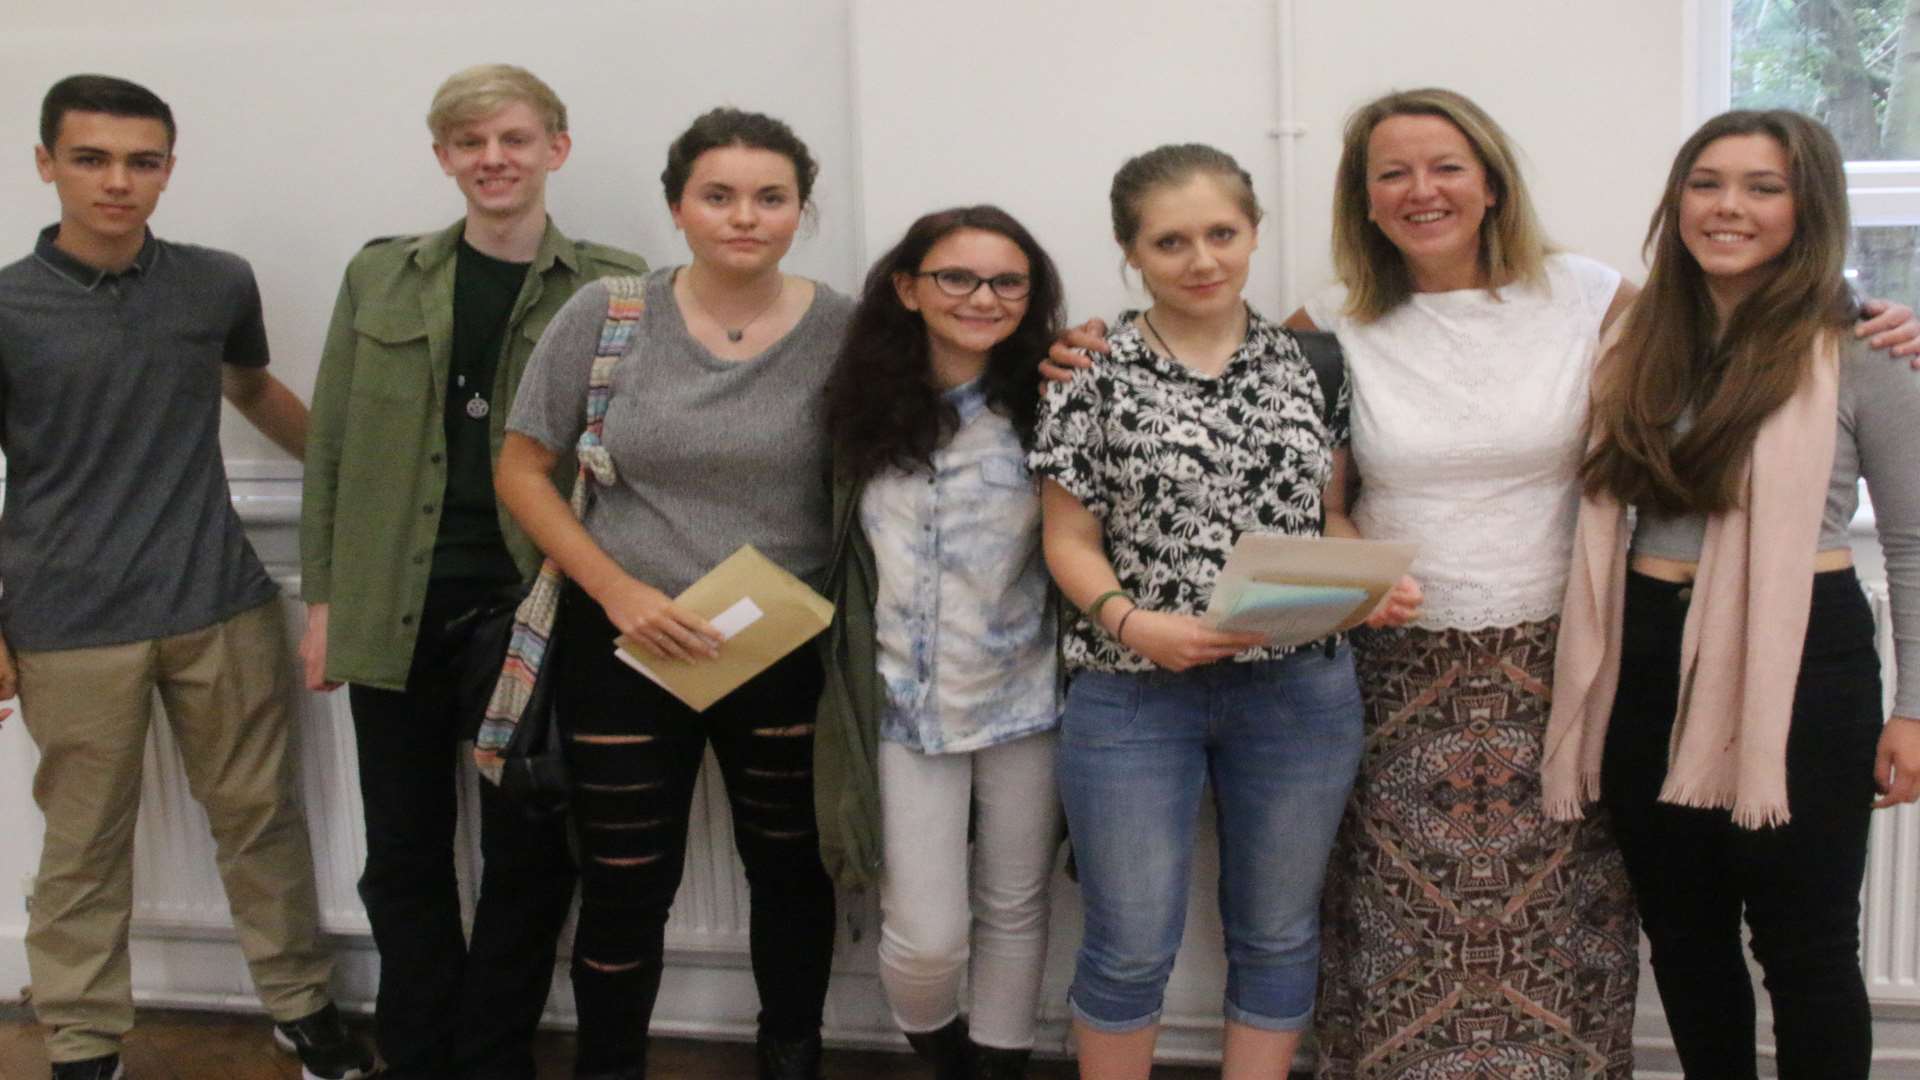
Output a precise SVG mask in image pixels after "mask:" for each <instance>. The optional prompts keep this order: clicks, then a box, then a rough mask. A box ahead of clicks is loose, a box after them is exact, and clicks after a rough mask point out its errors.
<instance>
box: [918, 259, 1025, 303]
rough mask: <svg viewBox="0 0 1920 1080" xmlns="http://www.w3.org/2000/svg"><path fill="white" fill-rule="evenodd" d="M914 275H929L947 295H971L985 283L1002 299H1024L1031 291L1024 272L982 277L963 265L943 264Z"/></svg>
mask: <svg viewBox="0 0 1920 1080" xmlns="http://www.w3.org/2000/svg"><path fill="white" fill-rule="evenodd" d="M913 276H914V277H930V278H932V279H933V283H934V284H935V285H937V286H939V287H940V291H941V292H943V293H946V294H947V295H948V296H972V295H973V291H974V290H975V289H978V288H979V287H980V286H982V285H985V286H986V287H987V288H989V289H992V290H993V295H995V296H997V297H999V298H1000V299H1002V300H1025V299H1026V298H1027V294H1028V293H1030V292H1032V291H1033V279H1032V278H1030V277H1028V276H1027V275H1025V274H995V275H993V276H992V277H990V278H983V277H981V276H980V275H979V274H976V273H974V272H973V271H971V270H968V269H967V268H966V267H963V266H943V267H941V268H940V269H938V270H921V271H919V272H918V273H916V274H914V275H913Z"/></svg>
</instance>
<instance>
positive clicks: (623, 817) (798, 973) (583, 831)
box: [554, 584, 834, 1074]
mask: <svg viewBox="0 0 1920 1080" xmlns="http://www.w3.org/2000/svg"><path fill="white" fill-rule="evenodd" d="M554 634H555V637H556V640H558V641H559V643H560V644H559V650H560V651H559V653H558V655H557V659H556V663H557V664H558V665H559V667H558V668H557V670H556V671H555V672H554V674H555V675H556V676H558V677H559V679H560V682H559V684H558V685H559V690H560V693H559V698H558V700H557V704H558V706H559V716H560V718H561V725H562V730H563V731H564V732H565V734H566V736H567V743H566V745H567V758H568V764H569V766H570V767H571V769H572V771H573V782H574V789H575V790H574V803H573V806H574V820H575V824H576V826H577V827H578V829H579V835H580V848H581V852H580V921H579V925H578V927H577V928H576V931H575V935H574V946H573V992H574V999H575V1003H576V1004H577V1006H578V1008H579V1015H580V1035H579V1047H580V1050H579V1058H578V1061H577V1062H576V1064H575V1066H574V1069H575V1073H576V1074H585V1073H604V1072H614V1071H617V1070H622V1069H630V1068H634V1067H636V1066H641V1065H643V1064H644V1062H645V1060H646V1031H647V1023H648V1020H649V1018H650V1017H651V1016H652V1014H653V1005H654V999H655V998H656V997H657V996H658V994H659V992H660V974H661V967H662V950H663V946H664V938H665V933H666V923H667V912H668V911H669V909H670V908H671V907H672V906H673V898H674V894H675V893H676V892H678V891H679V888H680V876H681V870H682V868H683V866H684V865H685V862H686V853H687V824H688V817H689V814H690V811H691V807H692V802H693V785H694V781H695V779H696V778H697V777H698V775H699V773H700V763H701V759H702V757H703V756H704V754H705V752H706V748H707V746H708V745H711V746H712V747H713V752H714V757H715V758H717V759H718V760H719V763H720V772H721V775H722V776H723V777H724V778H725V779H726V786H727V802H728V805H729V806H730V807H731V809H732V813H733V842H734V846H735V848H736V849H737V850H738V851H739V852H740V861H741V862H742V863H743V864H745V867H746V876H747V885H748V887H749V889H750V890H751V894H752V917H751V925H750V929H749V937H748V940H749V944H750V946H751V948H752V952H753V977H754V983H755V985H756V986H758V987H759V990H760V1029H761V1031H762V1032H763V1033H765V1034H767V1035H769V1036H771V1037H773V1038H776V1039H799V1038H804V1037H806V1036H809V1035H812V1034H813V1033H815V1032H817V1031H818V1030H819V1028H820V1019H821V1010H822V1008H823V1006H824V1004H825V1001H826V995H827V974H828V969H829V967H830V965H831V962H832V957H833V933H834V921H833V885H832V883H831V882H830V881H829V880H828V878H827V874H826V871H825V870H824V869H823V868H822V867H821V864H820V836H819V831H818V830H817V828H816V827H815V825H814V813H813V725H814V708H815V705H816V704H817V702H818V700H819V697H820V688H821V678H822V677H821V671H820V661H819V659H818V657H817V655H816V653H815V651H814V649H813V648H812V647H811V646H806V645H803V646H801V647H800V648H799V649H796V650H795V651H794V652H793V653H791V654H789V655H788V656H787V657H786V658H784V659H782V660H781V661H779V662H778V663H776V664H774V665H773V666H772V667H771V668H768V669H767V670H766V671H764V672H761V673H760V675H759V676H757V677H756V678H754V679H752V680H751V681H749V682H748V683H747V684H746V685H744V686H742V687H740V688H739V689H737V690H735V691H734V692H733V693H731V694H729V695H727V696H726V697H725V698H722V699H721V700H720V701H718V702H716V703H715V704H714V705H713V706H712V707H710V708H708V709H707V711H706V712H704V713H696V712H694V711H693V710H692V709H689V708H687V707H686V706H685V705H683V704H681V703H680V702H679V700H678V699H676V698H674V697H673V696H672V695H670V694H668V693H667V692H666V691H665V690H662V689H660V688H659V687H658V686H656V685H654V683H653V682H652V681H650V680H649V679H647V678H646V677H645V676H643V675H641V674H640V673H638V672H636V671H634V670H632V669H631V668H628V667H627V666H626V665H625V664H623V663H621V662H620V661H619V660H618V659H616V658H615V657H614V655H613V639H614V637H615V636H616V634H615V630H614V628H613V625H612V624H611V623H609V622H608V621H607V619H606V616H605V615H604V614H603V613H602V612H601V610H600V605H599V604H597V603H595V602H594V601H593V599H592V598H591V597H589V596H587V594H586V593H585V592H583V591H581V590H580V589H579V588H578V587H576V586H574V585H572V584H569V585H568V586H567V588H566V592H565V593H564V595H563V596H562V598H561V601H560V610H559V613H558V615H557V617H556V619H555V626H554Z"/></svg>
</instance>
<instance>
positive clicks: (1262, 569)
mask: <svg viewBox="0 0 1920 1080" xmlns="http://www.w3.org/2000/svg"><path fill="white" fill-rule="evenodd" d="M1418 550H1419V547H1418V545H1416V544H1400V543H1391V542H1388V541H1382V540H1349V539H1345V538H1340V537H1327V536H1282V535H1277V534H1273V533H1246V534H1244V535H1242V536H1241V537H1240V539H1239V541H1238V542H1237V543H1235V544H1234V545H1233V552H1232V553H1231V554H1229V555H1228V556H1227V565H1226V567H1225V568H1224V569H1222V570H1221V571H1220V577H1219V579H1218V580H1217V581H1215V582H1214V585H1213V599H1212V602H1210V603H1209V604H1208V605H1207V611H1206V614H1205V615H1204V616H1202V617H1201V621H1202V622H1204V623H1206V624H1207V625H1208V626H1211V627H1213V628H1215V629H1217V630H1249V631H1254V632H1257V633H1263V634H1266V635H1267V637H1268V644H1271V645H1300V644H1304V643H1305V642H1309V641H1314V640H1317V639H1319V638H1323V637H1326V636H1328V635H1329V634H1335V633H1338V632H1340V631H1342V630H1346V629H1350V628H1351V627H1354V626H1358V625H1359V624H1360V623H1361V622H1362V621H1364V620H1365V619H1366V617H1367V613H1368V612H1371V611H1372V610H1373V608H1374V605H1376V604H1378V603H1379V602H1380V598H1381V597H1383V596H1385V595H1386V594H1387V592H1388V591H1389V590H1391V589H1392V588H1393V586H1394V583H1395V582H1397V581H1399V580H1400V577H1401V575H1403V574H1405V573H1406V572H1407V567H1408V566H1411V565H1412V564H1413V556H1414V553H1415V552H1416V551H1418Z"/></svg>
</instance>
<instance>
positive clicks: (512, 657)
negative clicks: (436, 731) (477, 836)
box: [473, 277, 647, 784]
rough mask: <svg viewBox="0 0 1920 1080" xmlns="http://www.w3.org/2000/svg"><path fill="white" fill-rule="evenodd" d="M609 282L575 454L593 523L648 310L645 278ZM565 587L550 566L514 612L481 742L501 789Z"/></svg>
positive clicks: (578, 485)
mask: <svg viewBox="0 0 1920 1080" xmlns="http://www.w3.org/2000/svg"><path fill="white" fill-rule="evenodd" d="M602 283H603V284H604V285H606V287H607V318H606V321H605V322H604V323H602V324H601V325H600V344H599V345H598V346H597V347H596V348H595V349H594V351H593V370H592V373H591V374H590V375H589V376H588V378H587V428H586V430H585V431H583V432H581V433H580V439H579V441H578V443H577V444H576V445H575V447H574V449H575V452H576V454H577V455H578V457H579V459H580V469H579V471H578V472H577V473H575V474H574V479H573V498H572V500H571V504H572V506H573V514H574V517H576V518H579V519H581V520H585V518H586V514H587V502H588V500H589V499H590V497H591V495H590V490H589V489H590V488H591V487H592V486H593V485H594V484H599V485H602V486H608V485H611V484H613V483H614V482H615V481H616V480H617V479H618V478H617V476H616V475H615V473H614V470H613V459H612V458H611V457H610V456H608V454H607V449H606V446H605V445H604V444H602V442H601V440H600V435H601V432H602V431H603V430H604V429H605V428H606V423H607V402H608V400H609V399H611V398H612V396H613V369H614V368H615V367H617V366H618V365H619V363H620V360H621V358H622V357H624V356H626V354H627V348H628V346H629V345H631V344H632V343H633V334H634V331H635V330H636V329H637V328H638V327H639V325H640V316H641V315H642V313H644V312H645V311H646V306H647V305H646V283H645V279H643V278H639V277H612V278H604V279H602ZM564 582H565V575H564V574H562V573H561V572H560V567H559V566H558V565H556V564H555V563H554V561H553V560H552V559H547V560H546V561H544V562H542V563H541V564H540V574H539V576H538V577H536V578H534V581H533V587H532V588H531V589H529V590H528V591H527V598H526V599H525V600H522V601H521V602H520V608H519V610H517V611H515V612H514V616H513V635H512V637H511V638H510V639H509V640H508V642H507V655H506V658H505V660H504V661H503V662H502V663H501V665H500V679H499V681H498V682H496V683H494V686H493V696H492V698H490V699H489V700H488V702H487V713H486V718H485V719H484V720H482V721H481V722H480V731H479V734H478V735H476V736H475V737H474V740H473V761H474V764H475V765H476V766H478V767H479V769H480V774H481V775H482V776H484V777H486V778H487V779H488V780H491V781H493V782H494V783H496V784H497V783H499V782H500V754H501V752H502V751H503V750H505V749H506V746H507V742H508V741H509V740H510V739H512V738H513V729H514V727H515V726H517V725H518V724H519V723H520V716H521V714H522V713H524V712H525V711H526V708H527V701H528V699H529V698H531V697H532V696H533V684H534V680H535V679H537V678H538V677H539V675H540V665H541V663H542V662H543V661H544V660H545V659H546V655H547V641H548V638H549V637H550V636H551V635H552V633H553V618H554V614H555V613H556V612H557V611H558V610H559V607H560V586H561V585H562V584H563V583H564Z"/></svg>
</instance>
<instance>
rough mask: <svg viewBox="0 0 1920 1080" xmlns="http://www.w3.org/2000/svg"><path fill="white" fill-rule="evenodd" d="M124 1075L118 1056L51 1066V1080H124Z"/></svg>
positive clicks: (65, 1062)
mask: <svg viewBox="0 0 1920 1080" xmlns="http://www.w3.org/2000/svg"><path fill="white" fill-rule="evenodd" d="M126 1075H127V1070H126V1069H125V1068H123V1067H122V1066H121V1064H120V1055H119V1054H108V1055H107V1056H106V1057H97V1058H88V1059H87V1060H85V1061H58V1062H55V1063H54V1066H53V1080H125V1078H126Z"/></svg>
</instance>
